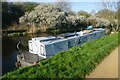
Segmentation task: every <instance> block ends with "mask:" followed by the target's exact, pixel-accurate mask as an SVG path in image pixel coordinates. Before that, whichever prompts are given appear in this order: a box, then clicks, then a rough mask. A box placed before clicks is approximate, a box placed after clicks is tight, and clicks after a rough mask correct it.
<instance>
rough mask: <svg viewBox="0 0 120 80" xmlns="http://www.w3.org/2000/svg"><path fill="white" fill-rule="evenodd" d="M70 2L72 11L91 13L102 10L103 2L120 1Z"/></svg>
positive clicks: (85, 0) (23, 0)
mask: <svg viewBox="0 0 120 80" xmlns="http://www.w3.org/2000/svg"><path fill="white" fill-rule="evenodd" d="M7 1H9V2H33V1H34V2H45V3H47V2H55V1H60V0H7ZM64 1H66V2H70V4H71V9H72V10H73V11H75V12H78V11H80V10H83V11H86V12H88V13H90V12H91V11H92V10H95V11H96V12H98V11H99V10H100V9H101V6H100V3H101V2H103V1H109V2H112V1H119V0H64Z"/></svg>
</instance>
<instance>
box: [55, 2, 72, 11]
mask: <svg viewBox="0 0 120 80" xmlns="http://www.w3.org/2000/svg"><path fill="white" fill-rule="evenodd" d="M56 5H57V6H58V7H60V8H62V9H63V10H64V11H70V10H71V4H70V2H68V1H67V0H56Z"/></svg>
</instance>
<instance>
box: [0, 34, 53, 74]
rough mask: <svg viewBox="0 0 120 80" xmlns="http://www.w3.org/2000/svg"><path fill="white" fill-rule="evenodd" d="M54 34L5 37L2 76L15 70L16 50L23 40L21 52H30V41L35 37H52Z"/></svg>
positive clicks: (3, 41) (3, 39)
mask: <svg viewBox="0 0 120 80" xmlns="http://www.w3.org/2000/svg"><path fill="white" fill-rule="evenodd" d="M50 35H52V34H48V33H42V34H28V35H26V36H22V37H3V38H2V75H4V74H5V73H7V72H9V71H12V70H14V69H15V68H16V67H15V62H16V56H17V54H18V50H17V48H16V45H17V43H18V42H19V41H20V40H21V42H22V44H21V45H20V49H21V50H28V40H30V39H31V38H33V37H40V36H50Z"/></svg>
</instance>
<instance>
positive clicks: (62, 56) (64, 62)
mask: <svg viewBox="0 0 120 80" xmlns="http://www.w3.org/2000/svg"><path fill="white" fill-rule="evenodd" d="M118 45H119V43H118V33H117V34H113V35H108V36H104V37H102V38H100V39H97V40H94V41H91V42H87V43H84V44H83V45H82V47H79V46H75V47H73V48H71V49H69V50H68V51H65V52H61V53H58V54H56V55H54V56H53V57H51V58H49V59H47V60H43V61H41V62H40V63H39V65H37V66H31V67H24V68H19V69H17V70H15V71H13V72H9V73H7V74H5V75H4V76H3V77H2V78H85V76H86V75H88V74H89V73H90V72H91V71H92V70H94V69H95V68H96V66H97V65H98V64H99V63H100V62H101V61H102V60H103V59H104V58H105V57H106V56H108V55H109V54H110V53H111V52H112V50H114V49H115V48H116V47H117V46H118Z"/></svg>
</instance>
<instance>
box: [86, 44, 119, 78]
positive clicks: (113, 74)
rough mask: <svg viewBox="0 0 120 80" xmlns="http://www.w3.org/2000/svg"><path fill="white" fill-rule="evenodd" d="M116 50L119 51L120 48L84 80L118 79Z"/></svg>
mask: <svg viewBox="0 0 120 80" xmlns="http://www.w3.org/2000/svg"><path fill="white" fill-rule="evenodd" d="M118 48H119V49H120V46H119V47H117V48H116V49H115V50H114V51H113V52H112V53H111V54H110V55H109V56H107V57H106V58H105V59H104V60H103V61H102V62H101V63H100V64H99V65H98V66H97V67H96V69H95V70H93V72H91V73H90V75H88V76H86V78H118ZM119 72H120V71H119Z"/></svg>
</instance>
